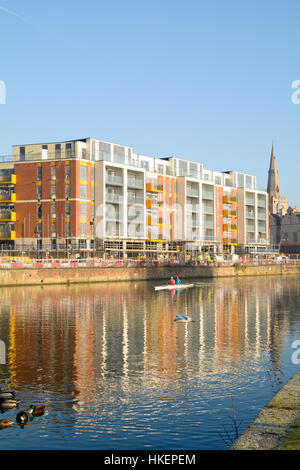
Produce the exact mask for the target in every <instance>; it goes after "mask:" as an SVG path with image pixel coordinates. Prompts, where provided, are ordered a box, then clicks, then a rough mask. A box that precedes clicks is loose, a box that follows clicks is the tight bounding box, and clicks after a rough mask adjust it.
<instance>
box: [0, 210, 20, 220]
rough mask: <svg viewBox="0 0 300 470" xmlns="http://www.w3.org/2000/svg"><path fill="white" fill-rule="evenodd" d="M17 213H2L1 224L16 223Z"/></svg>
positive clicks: (0, 213)
mask: <svg viewBox="0 0 300 470" xmlns="http://www.w3.org/2000/svg"><path fill="white" fill-rule="evenodd" d="M16 220H17V219H16V213H15V212H14V211H4V210H2V211H0V222H15V221H16Z"/></svg>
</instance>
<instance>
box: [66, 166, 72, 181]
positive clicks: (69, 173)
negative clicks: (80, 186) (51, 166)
mask: <svg viewBox="0 0 300 470" xmlns="http://www.w3.org/2000/svg"><path fill="white" fill-rule="evenodd" d="M65 178H66V180H69V179H70V178H71V165H66V166H65Z"/></svg>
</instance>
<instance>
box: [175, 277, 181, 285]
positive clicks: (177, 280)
mask: <svg viewBox="0 0 300 470" xmlns="http://www.w3.org/2000/svg"><path fill="white" fill-rule="evenodd" d="M175 284H177V285H178V284H181V280H180V279H179V277H178V276H176V279H175Z"/></svg>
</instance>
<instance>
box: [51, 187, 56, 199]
mask: <svg viewBox="0 0 300 470" xmlns="http://www.w3.org/2000/svg"><path fill="white" fill-rule="evenodd" d="M51 197H52V198H55V197H56V184H51Z"/></svg>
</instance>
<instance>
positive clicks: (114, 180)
mask: <svg viewBox="0 0 300 470" xmlns="http://www.w3.org/2000/svg"><path fill="white" fill-rule="evenodd" d="M106 184H113V185H117V186H123V177H122V176H121V175H110V174H106Z"/></svg>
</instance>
